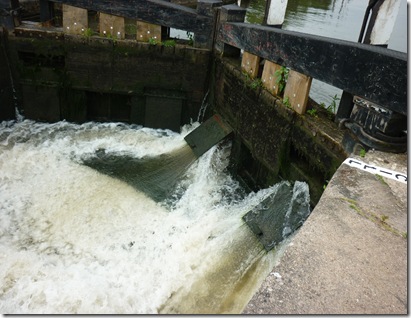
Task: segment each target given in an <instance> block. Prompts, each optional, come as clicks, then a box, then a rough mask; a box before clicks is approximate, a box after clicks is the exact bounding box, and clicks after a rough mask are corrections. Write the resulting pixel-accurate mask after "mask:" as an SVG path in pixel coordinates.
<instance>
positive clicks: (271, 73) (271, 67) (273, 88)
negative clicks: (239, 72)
mask: <svg viewBox="0 0 411 318" xmlns="http://www.w3.org/2000/svg"><path fill="white" fill-rule="evenodd" d="M280 69H281V65H279V64H276V63H274V62H271V61H268V60H266V61H265V62H264V68H263V75H262V76H261V80H262V82H263V85H264V87H265V88H266V89H267V90H268V91H269V92H270V93H271V94H273V95H274V96H277V95H278V93H279V91H280V87H279V85H278V83H277V79H278V76H277V74H276V72H277V71H279V70H280Z"/></svg>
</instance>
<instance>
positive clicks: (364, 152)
mask: <svg viewBox="0 0 411 318" xmlns="http://www.w3.org/2000/svg"><path fill="white" fill-rule="evenodd" d="M366 153H367V151H366V150H365V149H364V148H361V149H360V157H361V158H364V157H365V154H366Z"/></svg>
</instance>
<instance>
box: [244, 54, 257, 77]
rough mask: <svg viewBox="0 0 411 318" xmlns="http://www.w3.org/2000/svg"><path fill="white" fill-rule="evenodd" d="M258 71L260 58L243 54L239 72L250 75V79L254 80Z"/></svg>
mask: <svg viewBox="0 0 411 318" xmlns="http://www.w3.org/2000/svg"><path fill="white" fill-rule="evenodd" d="M259 69H260V57H259V56H257V55H254V54H251V53H248V52H244V53H243V58H242V60H241V70H243V71H244V72H246V73H247V74H248V75H250V77H251V78H256V77H257V75H258V71H259Z"/></svg>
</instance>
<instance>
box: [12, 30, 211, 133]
mask: <svg viewBox="0 0 411 318" xmlns="http://www.w3.org/2000/svg"><path fill="white" fill-rule="evenodd" d="M8 43H9V47H10V52H11V54H10V55H11V57H12V59H13V65H14V66H15V68H16V71H17V72H16V73H17V74H18V76H17V84H18V87H19V89H20V91H21V96H22V105H23V106H22V111H23V112H24V115H25V116H26V118H30V119H34V120H40V121H48V122H53V121H58V120H62V119H66V120H68V121H74V122H84V121H88V120H98V121H123V122H129V123H137V124H142V125H146V126H149V127H150V126H151V127H155V128H159V127H161V128H170V129H173V130H179V127H180V125H182V124H185V123H188V122H190V119H196V118H197V115H198V111H199V109H200V106H201V103H202V100H203V98H204V95H205V93H206V89H207V81H208V70H209V63H210V54H211V53H210V51H209V50H204V49H196V48H193V47H191V46H188V45H179V44H176V45H175V46H168V47H167V46H163V45H159V44H157V45H152V44H149V43H142V42H137V41H134V40H113V39H108V38H102V37H86V36H78V35H67V34H66V35H64V36H63V35H62V34H61V33H58V32H50V31H47V32H41V31H38V30H35V29H33V30H30V29H21V28H20V29H16V32H15V36H14V35H10V36H9V41H8ZM167 99H170V100H172V101H173V103H172V106H170V107H171V108H173V110H171V111H170V110H169V109H168V108H167V106H164V100H167ZM156 105H160V106H159V108H158V109H154V108H155V107H156ZM161 105H163V106H161ZM153 107H154V108H153ZM160 108H161V109H160ZM153 112H154V113H156V114H157V115H156V116H154V117H153V116H152V114H153ZM176 113H178V116H174V115H175V114H176ZM170 114H173V116H170ZM153 118H154V119H153Z"/></svg>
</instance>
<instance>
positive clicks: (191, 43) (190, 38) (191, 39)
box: [187, 31, 194, 46]
mask: <svg viewBox="0 0 411 318" xmlns="http://www.w3.org/2000/svg"><path fill="white" fill-rule="evenodd" d="M187 38H188V45H191V46H192V45H194V35H193V33H191V32H189V31H187Z"/></svg>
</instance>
